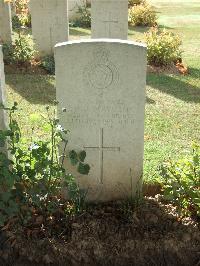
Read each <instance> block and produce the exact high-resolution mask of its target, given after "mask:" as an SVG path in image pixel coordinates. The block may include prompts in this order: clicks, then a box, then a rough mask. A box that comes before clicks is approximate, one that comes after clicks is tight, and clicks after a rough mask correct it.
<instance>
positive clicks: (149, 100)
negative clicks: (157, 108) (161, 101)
mask: <svg viewBox="0 0 200 266" xmlns="http://www.w3.org/2000/svg"><path fill="white" fill-rule="evenodd" d="M146 103H147V104H155V103H156V102H155V101H154V100H152V99H151V98H149V97H146Z"/></svg>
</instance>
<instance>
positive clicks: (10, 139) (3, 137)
mask: <svg viewBox="0 0 200 266" xmlns="http://www.w3.org/2000/svg"><path fill="white" fill-rule="evenodd" d="M17 108H18V107H17V103H14V106H13V107H12V108H10V109H8V108H7V111H8V113H9V129H8V130H4V131H3V130H1V131H0V145H1V147H4V146H5V144H6V143H7V147H8V151H9V153H10V154H11V156H12V159H9V158H7V156H6V154H5V153H4V152H2V151H1V152H0V187H1V191H0V202H1V204H0V224H3V223H4V222H5V221H7V220H8V219H9V218H12V217H13V216H18V218H20V219H21V221H22V222H23V220H24V218H25V217H24V215H25V216H26V215H27V213H25V214H24V212H23V211H22V210H24V208H25V209H28V210H29V209H30V206H32V207H34V208H36V209H38V210H39V211H40V212H42V213H43V212H48V213H54V212H55V211H56V210H57V209H58V207H59V199H58V198H60V197H61V196H60V195H61V191H62V189H63V188H65V189H66V190H67V191H68V196H69V198H70V201H71V202H72V204H73V206H74V208H73V209H74V211H76V212H78V211H80V210H81V207H82V205H83V203H84V198H85V192H84V191H81V190H80V189H79V188H78V186H77V184H76V182H75V179H74V176H73V175H71V174H70V173H68V172H67V171H66V170H65V168H64V159H65V158H68V157H69V158H70V160H71V161H72V162H73V165H75V166H76V167H77V171H78V172H79V173H81V174H86V175H87V174H88V173H89V170H90V167H89V165H88V164H85V163H84V160H85V157H86V153H85V152H84V151H81V152H79V153H77V152H75V151H71V152H70V153H69V155H67V153H66V147H67V143H68V140H67V134H68V131H66V130H64V129H63V128H62V127H61V126H60V125H59V120H58V119H57V116H56V111H55V109H54V110H53V113H52V112H50V109H49V107H47V117H46V118H45V119H47V121H46V128H48V129H49V133H50V134H49V135H50V138H49V139H48V140H46V141H42V140H37V139H36V140H34V139H33V137H31V139H30V140H29V141H30V143H28V144H27V142H25V143H24V138H23V137H22V136H21V130H20V127H19V125H18V123H17V121H16V119H15V112H16V111H17ZM32 135H34V128H33V129H32ZM61 143H62V146H63V147H64V148H63V153H62V154H61V155H60V153H59V145H60V144H61ZM72 154H73V156H72ZM75 158H78V160H76V161H75ZM63 201H64V199H62V202H63Z"/></svg>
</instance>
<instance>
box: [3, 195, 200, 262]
mask: <svg viewBox="0 0 200 266" xmlns="http://www.w3.org/2000/svg"><path fill="white" fill-rule="evenodd" d="M39 223H40V222H39ZM40 226H41V229H42V225H40ZM57 226H59V224H57ZM199 229H200V224H199V223H198V221H197V220H194V219H192V218H185V219H180V218H178V214H177V212H176V209H175V207H173V206H172V205H170V204H167V203H165V202H163V200H162V199H161V196H159V195H157V196H155V197H154V198H151V197H146V198H145V199H144V201H143V202H142V203H141V204H140V205H139V207H137V208H132V207H131V205H130V204H128V202H115V203H112V202H111V203H108V204H99V205H94V206H89V207H88V208H87V211H86V212H84V213H82V214H81V215H78V216H76V217H73V218H72V219H70V220H69V221H68V222H67V223H66V224H65V226H64V227H63V229H62V231H61V232H60V233H59V234H52V235H51V236H50V234H49V235H48V236H47V237H44V236H43V237H42V236H41V237H39V236H38V235H37V237H34V236H30V235H29V236H27V234H25V233H23V231H21V233H20V231H16V230H14V228H13V230H10V231H6V232H5V231H2V232H1V234H0V248H1V251H0V258H1V259H0V265H13V266H19V265H20V266H24V265H109V266H110V265H124V266H127V265H137V266H140V265H145V266H146V265H169V266H172V265H188V266H193V265H194V266H195V265H196V266H197V265H200V230H199ZM43 230H45V228H43ZM46 230H48V231H49V230H50V228H46ZM48 233H49V232H48Z"/></svg>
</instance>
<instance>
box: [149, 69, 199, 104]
mask: <svg viewBox="0 0 200 266" xmlns="http://www.w3.org/2000/svg"><path fill="white" fill-rule="evenodd" d="M198 72H199V70H197V69H191V72H190V73H191V74H190V76H191V77H192V78H197V76H198ZM188 77H189V76H188ZM147 85H148V86H151V87H153V88H155V89H158V90H159V91H161V92H164V93H167V94H170V95H172V96H174V97H175V98H178V99H180V100H182V101H184V102H193V103H200V88H199V87H197V86H195V85H191V84H189V83H187V77H182V76H178V77H177V76H169V75H165V74H153V73H149V74H148V76H147Z"/></svg>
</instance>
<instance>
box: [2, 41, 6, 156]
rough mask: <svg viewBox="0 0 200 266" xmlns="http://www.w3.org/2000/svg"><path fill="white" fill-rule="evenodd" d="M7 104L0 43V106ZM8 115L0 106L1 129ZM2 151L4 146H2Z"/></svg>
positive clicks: (4, 126) (3, 127)
mask: <svg viewBox="0 0 200 266" xmlns="http://www.w3.org/2000/svg"><path fill="white" fill-rule="evenodd" d="M4 104H5V75H4V63H3V53H2V46H1V45H0V106H1V107H2V105H4ZM6 125H7V124H6V115H5V111H4V110H3V109H2V108H0V130H4V129H5V128H6ZM0 151H2V147H1V146H0Z"/></svg>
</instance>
